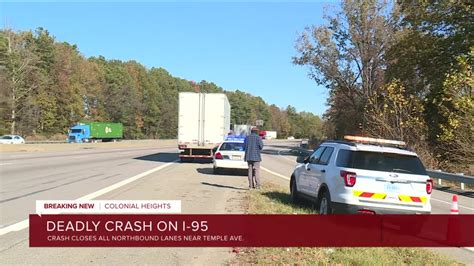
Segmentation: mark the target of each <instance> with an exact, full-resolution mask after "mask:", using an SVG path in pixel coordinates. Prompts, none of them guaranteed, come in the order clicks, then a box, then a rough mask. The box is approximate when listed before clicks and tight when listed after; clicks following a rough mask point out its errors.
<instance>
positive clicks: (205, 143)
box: [178, 92, 230, 161]
mask: <svg viewBox="0 0 474 266" xmlns="http://www.w3.org/2000/svg"><path fill="white" fill-rule="evenodd" d="M229 132H230V104H229V100H228V99H227V96H226V95H225V94H223V93H195V92H181V93H179V117H178V148H179V150H180V154H179V157H180V158H181V161H186V160H187V159H191V158H212V157H213V148H214V147H216V146H217V145H219V144H220V143H221V142H222V141H224V139H225V137H226V136H227V135H228V134H229Z"/></svg>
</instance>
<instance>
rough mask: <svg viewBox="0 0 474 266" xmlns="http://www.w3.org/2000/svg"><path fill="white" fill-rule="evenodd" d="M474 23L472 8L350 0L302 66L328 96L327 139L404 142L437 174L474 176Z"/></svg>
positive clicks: (312, 37)
mask: <svg viewBox="0 0 474 266" xmlns="http://www.w3.org/2000/svg"><path fill="white" fill-rule="evenodd" d="M472 14H474V10H473V5H472V4H471V3H469V2H468V1H454V0H453V1H394V2H391V1H381V0H366V1H357V0H344V1H342V3H341V6H340V9H339V11H337V12H336V13H335V14H329V15H326V22H325V23H324V24H323V25H318V26H308V27H307V28H306V29H305V30H304V31H303V33H301V34H300V35H299V37H298V39H297V41H296V50H297V55H296V56H295V57H294V58H293V62H294V63H295V64H298V65H303V66H307V67H308V68H309V76H310V77H311V78H312V79H314V80H315V81H316V82H317V83H318V84H320V85H324V86H325V87H326V88H327V89H328V91H329V95H330V97H329V99H328V105H329V108H328V110H327V112H326V113H325V114H324V116H323V118H324V121H325V123H324V129H325V134H326V135H327V136H329V137H330V138H340V137H342V136H343V135H345V134H361V135H370V136H376V137H383V138H389V139H403V140H405V141H406V142H407V143H408V144H409V146H410V147H411V148H412V149H414V150H415V151H417V152H418V153H419V154H420V155H421V156H422V157H423V160H424V162H425V164H427V165H428V166H429V167H436V168H442V169H445V170H453V171H469V170H470V169H471V171H472V169H473V165H474V149H473V146H472V143H474V101H473V87H474V80H473V76H472V66H473V59H474V36H473V35H474V23H473V16H472ZM469 168H470V169H469Z"/></svg>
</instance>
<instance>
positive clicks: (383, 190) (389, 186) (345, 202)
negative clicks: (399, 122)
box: [290, 136, 433, 214]
mask: <svg viewBox="0 0 474 266" xmlns="http://www.w3.org/2000/svg"><path fill="white" fill-rule="evenodd" d="M404 146H405V143H404V142H402V141H394V140H385V139H374V138H367V137H357V136H345V141H325V142H323V143H322V144H321V145H320V146H319V147H318V148H317V149H316V150H314V152H313V153H312V154H311V155H310V156H308V157H306V158H304V160H301V158H300V159H298V162H299V163H300V164H298V165H297V166H296V168H295V170H294V172H293V174H292V176H291V181H290V192H291V198H292V200H293V201H297V200H298V199H299V198H300V197H305V198H310V199H312V200H315V201H316V206H317V209H318V210H319V213H320V214H331V213H365V214H376V213H377V214H379V213H386V214H401V213H413V214H415V213H420V214H429V213H430V212H431V204H430V196H431V191H432V189H433V180H432V179H430V178H429V177H428V175H427V174H426V171H425V167H424V166H423V164H422V162H421V160H420V159H419V158H418V156H417V154H416V153H414V152H411V151H408V150H406V149H404V148H403V147H404Z"/></svg>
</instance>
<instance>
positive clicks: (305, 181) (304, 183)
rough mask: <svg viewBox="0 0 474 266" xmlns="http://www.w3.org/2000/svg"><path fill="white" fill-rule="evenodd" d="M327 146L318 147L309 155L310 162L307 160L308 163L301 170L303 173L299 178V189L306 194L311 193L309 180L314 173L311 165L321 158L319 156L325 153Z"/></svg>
mask: <svg viewBox="0 0 474 266" xmlns="http://www.w3.org/2000/svg"><path fill="white" fill-rule="evenodd" d="M325 148H326V147H324V146H321V147H319V148H318V149H316V150H315V151H314V152H313V153H312V154H311V155H310V156H309V159H308V162H306V164H305V165H304V169H303V171H301V175H300V178H299V179H300V180H299V183H298V189H299V190H301V192H303V193H305V194H308V195H311V189H310V187H309V180H310V178H311V177H310V176H311V175H312V172H311V171H314V170H312V166H311V165H312V164H313V163H314V162H316V161H318V160H319V157H321V155H322V154H323V152H324V149H325Z"/></svg>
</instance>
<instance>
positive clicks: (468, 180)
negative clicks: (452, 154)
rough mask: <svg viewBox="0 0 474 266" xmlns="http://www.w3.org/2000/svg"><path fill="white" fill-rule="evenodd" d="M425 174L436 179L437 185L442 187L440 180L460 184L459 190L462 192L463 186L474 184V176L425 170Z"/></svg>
mask: <svg viewBox="0 0 474 266" xmlns="http://www.w3.org/2000/svg"><path fill="white" fill-rule="evenodd" d="M426 172H427V173H428V175H429V176H430V177H432V178H437V179H438V185H442V181H441V180H449V181H453V182H459V183H461V190H464V189H465V185H464V184H470V185H472V184H474V176H468V175H464V174H462V173H459V174H453V173H447V172H443V171H441V170H426Z"/></svg>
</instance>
